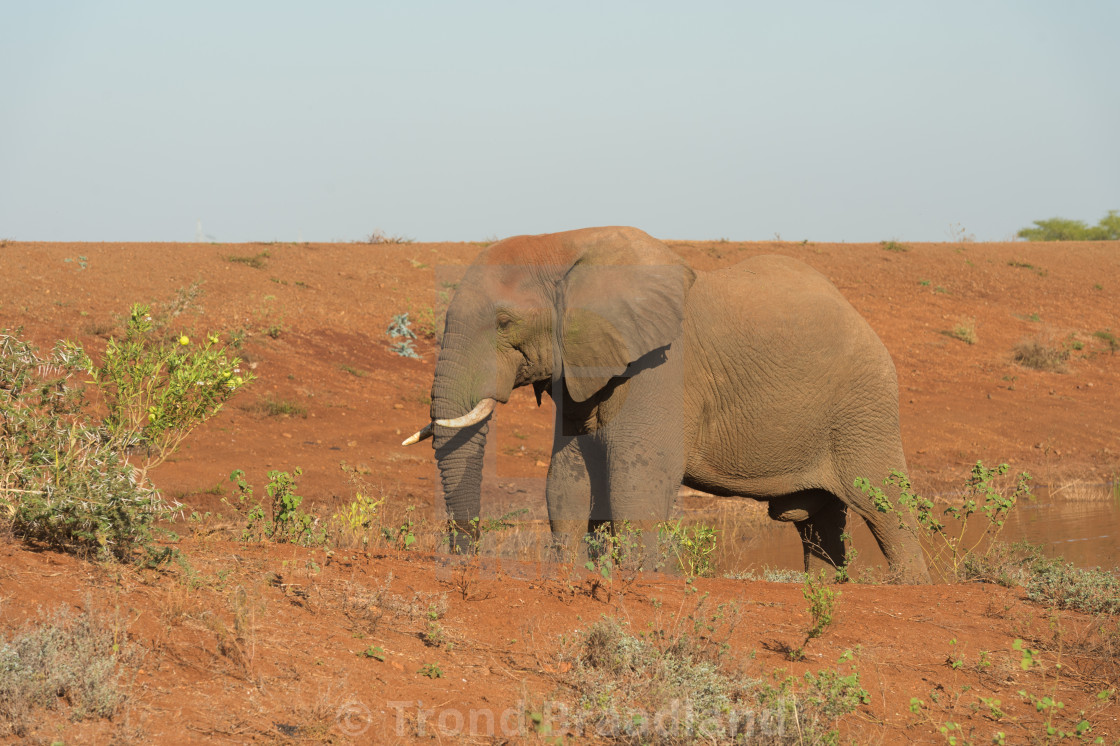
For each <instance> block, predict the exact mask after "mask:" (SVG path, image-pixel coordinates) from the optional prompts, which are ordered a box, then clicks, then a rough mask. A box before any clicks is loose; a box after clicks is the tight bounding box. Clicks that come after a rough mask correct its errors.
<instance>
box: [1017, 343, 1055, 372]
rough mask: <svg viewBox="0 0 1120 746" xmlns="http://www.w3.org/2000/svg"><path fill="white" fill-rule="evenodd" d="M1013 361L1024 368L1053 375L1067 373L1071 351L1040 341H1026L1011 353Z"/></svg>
mask: <svg viewBox="0 0 1120 746" xmlns="http://www.w3.org/2000/svg"><path fill="white" fill-rule="evenodd" d="M1011 357H1012V359H1013V360H1014V361H1015V362H1016V363H1017V364H1019V365H1021V366H1023V367H1024V368H1030V369H1031V370H1043V371H1048V372H1051V373H1065V372H1066V361H1067V360H1069V350H1063V349H1060V348H1057V347H1052V346H1050V345H1047V344H1043V343H1042V342H1041V341H1039V340H1038V339H1025V340H1023V341H1022V342H1020V343H1019V344H1017V345H1015V347H1014V349H1012V351H1011Z"/></svg>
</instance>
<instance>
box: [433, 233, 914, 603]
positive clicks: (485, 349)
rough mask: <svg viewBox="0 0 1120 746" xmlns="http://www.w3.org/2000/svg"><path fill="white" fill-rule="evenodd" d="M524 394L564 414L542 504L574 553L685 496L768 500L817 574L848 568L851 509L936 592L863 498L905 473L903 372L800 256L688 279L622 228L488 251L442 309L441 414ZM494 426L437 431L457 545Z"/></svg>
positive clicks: (649, 519)
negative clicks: (687, 490) (861, 483)
mask: <svg viewBox="0 0 1120 746" xmlns="http://www.w3.org/2000/svg"><path fill="white" fill-rule="evenodd" d="M526 385H532V386H534V388H535V390H536V393H537V396H538V400H539V397H540V396H541V395H542V393H547V394H548V395H550V396H551V397H552V398H553V400H554V402H555V404H556V423H555V425H556V427H555V436H554V440H553V447H552V461H551V464H550V466H549V470H548V481H547V485H546V498H547V503H548V515H549V520H550V523H551V526H552V531H553V536H554V538H555V539H556V541H557V543H558V545H559V546H561V547H569V548H571V547H573V546H574V545H575V544H576V543H577V540H578V539H579V538H580V537H582V536H583V535H584V533H585V531H587V530H589V529H591V528H593V527H594V526H596V525H597V524H598V523H599V522H602V521H611V522H613V523H615V524H617V523H619V522H621V521H630V522H631V523H633V524H635V525H636V526H638V527H649V526H652V525H654V524H655V523H656V522H657V521H661V520H664V519H666V518H667V517H668V515H669V511H670V508H671V507H672V503H673V500H674V498H675V496H676V493H677V490H678V488H679V486H680V485H681V484H682V483H683V484H685V485H687V486H690V487H694V488H696V489H700V490H703V491H705V492H710V493H713V494H716V495H722V496H743V497H751V498H754V499H756V500H764V501H766V502H767V503H768V505H769V513H770V516H771V517H772V518H774V519H776V520H783V521H791V522H793V523H794V525H795V526H796V527H797V531H798V533H799V534H800V536H801V539H802V543H803V546H804V554H805V567H806V569H807V570H810V569H815V568H816V567H817V566H818V565H820V566H828V565H839V564H842V563H843V562H844V543H843V541H842V539H841V534H842V533H844V530H845V524H846V520H847V513H848V510H849V509H850V510H852V511H854V512H855V513H856V514H857V515H859V516H860V517H862V518H863V519H864V520H865V521H866V522H867V523H868V525H869V526H870V528H871V531H872V533H873V534H874V536H875V538H876V540H877V541H878V543H879V546H880V547H881V548H882V550H883V553H884V554H885V555H886V558H887V560H888V563H889V564H890V567H891V568H892V569H893V570H895V571H897V572H899V573H900V574H901V576H902V577H903V578H904V579H905V580H906V581H909V582H928V581H929V574H928V571H927V568H926V565H925V562H924V559H923V557H922V552H921V548H920V547H919V545H918V543H917V542H916V540H915V538H914V536H913V535H912V534H911V533H910V532H908V531H906V530H905V529H903V528H902V527H900V525H899V523H898V519H897V518H895V517H892V516H889V515H887V514H885V513H882V512H880V511H878V510H876V508H875V506H874V505H873V504H872V503H871V501H870V500H869V499H868V498H867V496H866V495H864V494H863V493H862V492H861V491H860V490H858V489H856V488H855V487H854V486H853V482H854V481H855V479H856V478H857V477H868V478H870V479H871V480H872V483H874V484H881V483H882V480H883V478H884V477H885V476H887V474H888V473H889V471H890V470H891V469H905V467H906V460H905V457H904V455H903V451H902V443H901V437H900V433H899V418H898V385H897V380H896V376H895V369H894V365H893V363H892V362H891V359H890V356H889V354H888V353H887V350H886V348H885V347H884V346H883V344H882V342H880V341H879V339H878V337H877V336H876V335H875V333H874V332H873V331H872V330H871V328H870V327H869V326H868V324H867V323H866V322H865V321H864V320H863V319H862V318H861V317H860V316H859V314H858V313H857V312H856V311H855V309H853V308H852V307H851V305H849V304H848V302H847V301H846V300H845V299H844V298H843V297H842V296H841V295H840V293H839V292H838V291H837V290H836V288H835V287H834V286H833V285H832V284H831V283H829V282H828V280H827V279H825V278H824V277H823V276H822V275H820V274H819V273H818V272H816V271H815V270H813V269H812V268H810V267H808V266H807V265H805V264H803V263H801V262H798V261H796V260H794V259H790V258H786V257H781V256H760V257H755V258H753V259H748V260H746V261H744V262H742V263H741V264H738V265H736V266H734V267H731V268H728V269H724V270H719V271H715V272H694V271H693V270H692V269H690V268H689V267H688V266H687V265H686V264H685V263H684V262H683V260H681V259H680V258H679V257H678V256H676V255H675V254H674V253H673V252H672V251H671V250H670V249H669V248H668V247H667V246H665V245H664V244H662V243H660V242H659V241H656V240H655V239H653V238H651V237H650V236H648V235H646V234H645V233H643V232H641V231H639V230H636V229H634V228H618V227H611V228H589V229H585V230H578V231H571V232H567V233H556V234H550V235H541V236H517V237H514V238H509V239H506V240H504V241H500V242H498V243H495V244H493V245H492V246H490V247H488V248H487V249H486V250H484V251H483V252H482V253H481V254H480V255H479V257H478V259H477V260H476V261H475V263H474V264H473V265H472V266H471V267H470V268H469V270H468V271H467V273H466V275H465V276H464V278H463V281H462V282H461V283H460V285H459V289H458V291H457V292H456V294H455V297H454V299H453V300H452V302H451V305H450V307H449V309H448V312H447V326H446V330H445V332H444V336H443V343H442V349H441V351H440V356H439V362H438V363H437V365H436V371H435V381H434V383H433V385H432V407H431V415H432V418H433V420H434V419H437V418H444V419H446V418H455V417H459V416H461V415H463V414H464V413H466V412H469V411H470V410H471V409H472V408H473V407H475V405H476V404H478V403H479V402H481V401H482V400H483V399H485V398H487V397H489V398H492V399H495V400H496V401H497V402H500V403H505V402H506V401H508V399H509V396H510V393H511V391H512V390H513V388H514V387H515V386H526ZM487 427H488V423H487V422H485V421H484V422H482V423H481V424H478V425H473V426H468V427H465V428H462V429H449V428H446V427H442V426H439V425H436V426H435V428H434V433H435V434H434V446H435V451H436V458H437V460H438V464H439V469H440V473H441V477H442V480H443V486H444V491H445V496H446V500H447V507H448V511H449V514H450V517H451V521H452V523H451V528H452V532H453V537H455V540H456V541H457V542H458V543H457V546H458V547H459V548H462V547H463V546H465V542H464V539H465V538H466V537H468V536H473V535H475V531H474V530H473V526H472V525H471V523H470V521H471V519H472V518H475V517H477V516H478V515H479V496H480V489H481V481H482V455H483V448H484V445H485V440H486V433H487Z"/></svg>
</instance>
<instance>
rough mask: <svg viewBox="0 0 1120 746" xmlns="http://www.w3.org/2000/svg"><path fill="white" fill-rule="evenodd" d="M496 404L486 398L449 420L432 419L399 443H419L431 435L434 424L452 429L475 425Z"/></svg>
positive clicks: (407, 444)
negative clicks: (469, 409) (459, 415)
mask: <svg viewBox="0 0 1120 746" xmlns="http://www.w3.org/2000/svg"><path fill="white" fill-rule="evenodd" d="M497 404H498V402H497V401H496V400H494V399H490V398H486V399H483V400H482V401H480V402H479V403H478V404H476V405H475V407H474V409H472V410H471V411H469V412H467V413H466V414H465V415H462V416H461V417H455V418H452V419H450V420H432V421H431V422H429V423H428V424H427V425H424V427H422V428H420V429H419V430H417V431H416V432H415V433H413V434H412V435H410V436H409V437H407V438H405V439H404V441H402V442H401V445H402V446H410V445H412V444H413V443H419V442H420V441H422V440H426V439H428V438H430V437H432V433H433V431H434V427H435V426H436V425H439V426H440V427H449V428H452V429H454V430H459V429H462V428H464V427H470V426H471V425H477V424H478V423H480V422H482V421H483V420H485V419H486V418H487V417H489V416H490V415H491V413H493V411H494V407H495V406H497Z"/></svg>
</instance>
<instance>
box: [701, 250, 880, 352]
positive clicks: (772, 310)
mask: <svg viewBox="0 0 1120 746" xmlns="http://www.w3.org/2000/svg"><path fill="white" fill-rule="evenodd" d="M689 310H691V311H692V314H691V315H692V316H693V317H694V318H695V319H697V320H698V321H700V322H702V323H706V324H709V325H714V326H717V327H724V328H727V329H728V330H732V329H736V330H739V333H742V334H746V335H748V336H752V337H759V338H766V339H771V340H772V341H775V342H779V343H780V342H782V341H785V342H787V343H796V342H798V341H799V340H800V342H801V343H802V344H800V345H798V344H794V345H793V346H794V347H803V346H804V343H806V342H810V341H812V340H818V341H820V342H827V341H828V340H829V339H833V340H835V339H836V338H837V335H839V336H840V337H841V338H844V339H845V340H846V341H847V342H853V341H855V340H856V339H857V338H859V339H863V338H866V337H867V335H868V334H869V333H870V336H871V337H874V336H875V335H874V332H871V329H870V327H869V326H868V325H867V323H866V321H864V319H863V317H861V316H860V315H859V313H858V312H857V311H856V310H855V309H854V308H853V307H852V305H851V304H850V303H848V301H847V299H846V298H844V296H843V295H842V294H841V293H840V291H839V290H838V289H837V288H836V286H835V285H833V284H832V282H831V281H829V279H828V278H827V277H825V276H824V275H823V274H821V273H820V272H818V271H817V270H815V269H813V268H812V267H810V266H809V265H808V264H806V263H804V262H802V261H800V260H797V259H794V258H792V257H788V256H780V255H762V256H756V257H752V258H750V259H746V260H744V261H742V262H739V263H738V264H735V265H733V266H731V267H726V268H724V269H720V270H716V271H713V272H703V273H698V277H697V280H696V283H695V285H694V286H693V288H692V292H691V293H690V294H689ZM687 315H689V314H688V313H687V312H686V316H687ZM794 335H797V336H796V337H795V336H794ZM876 340H877V337H876Z"/></svg>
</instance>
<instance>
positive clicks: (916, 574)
mask: <svg viewBox="0 0 1120 746" xmlns="http://www.w3.org/2000/svg"><path fill="white" fill-rule="evenodd" d="M887 567H889V568H890V572H891V575H893V576H894V577H895V578H897V579H898V582H899V583H901V584H903V585H928V584H929V583H930V582H932V581H931V580H930V575H929V569H928V568H927V567H926V563H925V561H924V560H923V556H922V554H921V550H920V549H919V550H918V554H917V555H911V554H907V555H905V556H903V557H899V558H893V557H891V556H889V555H888V556H887Z"/></svg>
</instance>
